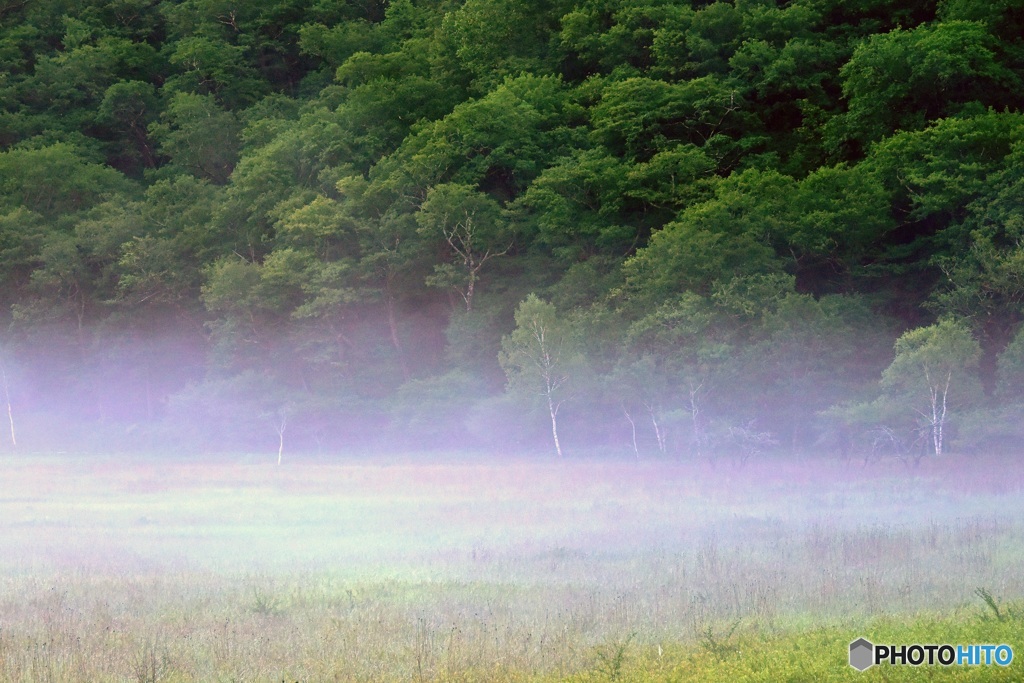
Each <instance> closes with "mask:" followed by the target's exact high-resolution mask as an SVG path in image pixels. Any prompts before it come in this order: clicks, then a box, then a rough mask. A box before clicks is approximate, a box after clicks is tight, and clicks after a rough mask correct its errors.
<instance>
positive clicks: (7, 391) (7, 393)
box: [0, 357, 18, 450]
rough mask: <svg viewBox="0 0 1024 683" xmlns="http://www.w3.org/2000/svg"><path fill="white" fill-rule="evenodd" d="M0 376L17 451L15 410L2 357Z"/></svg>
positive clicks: (12, 440) (13, 441) (14, 445)
mask: <svg viewBox="0 0 1024 683" xmlns="http://www.w3.org/2000/svg"><path fill="white" fill-rule="evenodd" d="M0 376H2V378H3V381H4V398H5V399H6V400H7V421H8V422H9V423H10V425H11V447H12V448H14V449H15V450H17V448H18V439H17V437H15V435H14V410H13V409H12V408H11V391H10V387H9V386H8V384H7V366H6V365H5V364H4V359H3V358H2V357H0Z"/></svg>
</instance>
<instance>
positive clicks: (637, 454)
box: [622, 403, 661, 460]
mask: <svg viewBox="0 0 1024 683" xmlns="http://www.w3.org/2000/svg"><path fill="white" fill-rule="evenodd" d="M622 413H623V414H624V415H625V416H626V419H627V420H629V428H630V429H631V430H632V433H633V455H634V456H635V457H636V459H637V460H639V459H640V449H639V448H637V445H636V421H635V420H633V416H632V415H630V414H629V409H628V408H626V404H625V403H623V404H622ZM654 424H655V425H657V424H658V423H657V422H655V423H654ZM658 445H659V446H660V445H661V442H660V440H659V442H658Z"/></svg>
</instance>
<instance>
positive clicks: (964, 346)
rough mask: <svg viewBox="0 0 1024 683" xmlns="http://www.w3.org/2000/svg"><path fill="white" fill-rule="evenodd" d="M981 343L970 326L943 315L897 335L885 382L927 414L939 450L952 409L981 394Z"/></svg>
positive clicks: (935, 448) (926, 420) (939, 451)
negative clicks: (972, 332)
mask: <svg viewBox="0 0 1024 683" xmlns="http://www.w3.org/2000/svg"><path fill="white" fill-rule="evenodd" d="M980 355H981V348H980V346H979V345H978V342H977V340H975V339H974V337H973V336H972V335H971V331H970V329H969V328H968V327H967V326H966V325H965V324H963V323H962V322H959V321H957V320H954V319H952V318H944V319H943V320H940V321H939V322H937V323H935V324H934V325H929V326H928V327H919V328H917V329H913V330H910V331H909V332H906V333H905V334H904V335H903V336H901V337H900V338H899V339H898V340H897V341H896V357H895V358H894V359H893V362H892V364H891V365H890V366H889V367H888V368H886V369H885V371H884V372H883V373H882V387H883V388H884V389H885V390H886V391H887V392H889V393H892V394H896V395H900V396H905V397H906V398H907V400H908V402H909V403H908V405H910V406H913V408H914V410H915V411H917V412H918V414H919V415H921V416H922V417H923V418H924V421H925V423H926V425H927V426H928V427H929V429H930V432H931V442H932V446H933V448H934V451H935V455H937V456H940V455H942V451H943V444H944V442H945V438H946V426H947V423H948V421H949V416H950V413H951V412H952V411H953V410H954V409H955V408H956V407H957V406H959V405H965V404H968V403H969V402H970V401H976V400H978V399H979V397H980V386H979V385H978V380H977V369H978V358H979V356H980Z"/></svg>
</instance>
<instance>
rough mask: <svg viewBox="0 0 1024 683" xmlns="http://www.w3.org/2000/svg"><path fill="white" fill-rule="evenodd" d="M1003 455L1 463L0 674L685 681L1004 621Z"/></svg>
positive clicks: (1017, 492) (1007, 518) (1012, 539)
mask: <svg viewBox="0 0 1024 683" xmlns="http://www.w3.org/2000/svg"><path fill="white" fill-rule="evenodd" d="M943 466H944V467H949V465H943ZM1008 478H1009V477H1003V478H996V479H990V478H988V476H987V475H984V476H982V475H979V476H977V477H976V478H975V479H971V478H970V477H969V476H958V477H956V478H952V477H948V476H946V475H945V474H944V472H943V471H942V470H941V469H936V470H933V471H929V470H928V469H927V467H925V468H922V470H921V471H920V472H916V473H913V474H907V473H904V472H902V471H900V470H891V471H890V470H886V469H884V468H877V467H876V468H871V469H867V470H865V469H863V468H856V467H849V466H845V465H822V466H815V467H811V466H806V465H805V466H803V467H800V466H798V465H795V464H793V463H776V464H775V466H773V467H770V468H769V467H764V468H762V469H757V468H755V467H750V468H744V469H734V468H721V467H720V468H719V469H717V470H714V471H709V470H705V469H703V468H699V467H693V466H680V465H669V464H665V463H652V464H646V465H641V466H635V465H632V464H630V465H619V464H609V463H600V462H593V463H587V464H582V465H575V466H573V465H552V464H547V463H541V462H532V463H522V462H519V463H483V464H473V463H469V462H461V463H454V464H453V463H448V464H445V463H436V462H433V463H416V462H398V463H393V464H392V465H391V466H389V467H377V466H373V465H370V464H358V463H357V464H352V465H338V466H327V465H317V464H306V465H295V466H293V467H290V468H283V469H280V470H279V469H277V468H274V467H264V466H260V465H254V464H248V465H247V464H232V463H223V462H222V463H219V464H217V463H213V464H192V465H173V466H171V465H163V464H159V463H152V462H149V463H142V464H141V465H140V464H138V463H132V462H129V461H125V460H119V459H109V460H104V461H59V460H54V459H28V460H24V461H18V462H9V463H8V467H7V470H6V472H5V480H4V483H3V487H4V488H3V489H2V494H0V681H232V680H234V681H281V680H300V681H336V680H338V681H368V680H377V681H435V680H448V681H472V680H480V681H497V680H524V681H525V680H557V679H561V678H568V677H573V676H576V677H582V678H580V680H676V679H678V680H690V679H688V678H686V677H685V676H684V675H683V674H682V673H680V671H682V669H680V668H679V667H683V666H684V665H685V663H686V662H691V664H692V662H700V663H701V664H700V666H702V667H705V668H707V670H708V671H711V670H712V669H713V668H714V667H718V666H727V665H728V666H734V665H735V666H738V664H737V659H736V658H737V657H738V656H739V655H738V653H739V652H740V651H741V650H745V651H751V650H750V648H754V650H756V651H759V652H762V651H763V652H767V651H769V650H770V649H771V648H772V647H776V646H777V647H783V649H785V648H791V647H794V646H795V645H794V643H795V644H800V643H802V645H800V647H803V648H805V649H806V648H813V647H816V646H815V645H813V642H815V641H814V638H816V637H819V636H820V634H821V633H826V634H829V635H828V636H827V637H825V636H821V638H824V640H822V643H824V642H825V641H826V640H829V639H832V640H836V639H839V640H841V639H842V638H844V637H846V635H848V633H857V632H858V630H859V629H860V628H861V627H864V626H866V625H869V624H873V623H878V621H877V620H879V619H882V620H885V619H889V620H896V621H895V622H892V621H891V622H884V623H898V620H899V619H902V618H905V616H906V615H910V614H918V613H928V614H942V615H946V618H950V619H953V620H954V622H955V621H956V620H957V619H959V618H960V616H963V615H965V614H968V615H970V619H971V620H973V621H972V622H971V623H989V622H992V623H993V624H1002V626H1000V628H1014V627H1015V624H1018V622H1017V621H1015V620H1013V619H1007V620H999V619H995V618H993V619H989V620H988V621H987V622H984V621H983V620H981V617H980V616H979V615H984V614H985V613H986V611H989V612H991V610H992V608H991V605H993V604H994V605H996V610H1001V611H998V612H997V613H998V614H1002V615H1010V614H1014V615H1015V614H1017V612H1015V611H1014V610H1015V609H1016V608H1015V607H1013V605H1014V604H1016V603H1015V602H1014V601H1015V600H1017V599H1019V598H1020V597H1021V596H1024V575H1022V574H1021V572H1020V571H1019V567H1020V566H1021V564H1020V563H1021V559H1022V558H1021V552H1022V551H1021V549H1022V548H1024V542H1022V541H1024V520H1022V516H1024V506H1022V505H1021V503H1022V502H1024V500H1022V498H1024V496H1022V495H1021V489H1020V487H1019V486H1014V485H1010V486H1008V485H1007V483H1006V482H1007V479H1008ZM979 587H981V588H982V589H983V591H984V595H987V596H988V599H984V600H983V599H982V598H984V595H983V594H982V593H980V592H977V591H978V589H979ZM979 595H981V596H982V598H979ZM989 599H990V600H991V603H989ZM986 605H987V606H986ZM913 623H916V622H913ZM822 629H825V630H824V631H823V630H822ZM815 633H817V634H819V636H813V635H807V634H815ZM1013 633H1016V632H1013ZM801 639H803V640H801ZM808 639H810V640H808ZM830 642H831V641H830ZM847 642H848V641H847ZM772 643H775V645H774V646H773V645H772ZM820 647H822V648H824V647H825V645H820ZM829 647H832V645H829ZM758 648H760V649H758ZM840 649H841V648H840ZM659 652H660V653H661V654H660V655H659V654H658V653H659ZM1020 652H1024V650H1020ZM666 653H667V654H666ZM831 656H833V657H842V656H845V655H844V654H843V652H841V651H840V652H839V653H838V655H837V654H836V653H834V652H833V653H831ZM686 666H689V665H686ZM673 672H674V673H673ZM659 676H660V677H661V678H658V677H659ZM694 680H697V679H694ZM722 680H726V679H724V678H723V679H722ZM764 680H770V679H764ZM795 680H801V679H799V678H798V679H795ZM802 680H812V679H809V678H807V679H802ZM836 680H840V679H836ZM842 680H845V679H842Z"/></svg>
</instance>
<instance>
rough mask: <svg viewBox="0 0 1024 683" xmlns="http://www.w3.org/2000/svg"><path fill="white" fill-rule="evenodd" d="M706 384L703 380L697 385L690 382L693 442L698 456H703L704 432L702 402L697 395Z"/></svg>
mask: <svg viewBox="0 0 1024 683" xmlns="http://www.w3.org/2000/svg"><path fill="white" fill-rule="evenodd" d="M703 386H704V382H701V383H700V384H698V385H697V386H694V385H693V382H690V420H691V421H692V422H693V443H694V446H695V448H696V449H697V452H696V455H697V457H698V458H700V457H702V456H703V450H704V449H703V448H702V447H701V444H702V442H703V441H704V434H703V431H702V430H701V427H700V403H699V401H698V399H697V395H698V394H699V393H700V390H701V387H703Z"/></svg>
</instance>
